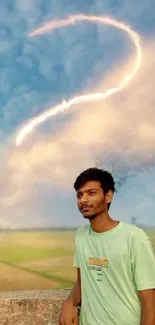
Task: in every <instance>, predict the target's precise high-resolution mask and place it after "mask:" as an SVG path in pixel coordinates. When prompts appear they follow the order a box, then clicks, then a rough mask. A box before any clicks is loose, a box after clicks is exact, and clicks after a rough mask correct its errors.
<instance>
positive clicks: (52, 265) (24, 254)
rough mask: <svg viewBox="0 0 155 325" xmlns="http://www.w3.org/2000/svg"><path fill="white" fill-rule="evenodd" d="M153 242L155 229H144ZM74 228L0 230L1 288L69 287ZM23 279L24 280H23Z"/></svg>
mask: <svg viewBox="0 0 155 325" xmlns="http://www.w3.org/2000/svg"><path fill="white" fill-rule="evenodd" d="M145 231H146V233H147V234H148V235H149V237H150V239H151V241H152V244H153V246H155V229H149V228H148V229H146V230H145ZM74 234H75V233H74V232H10V233H9V232H6V233H4V232H3V233H0V263H1V267H0V270H1V271H0V290H29V289H32V290H39V289H43V288H45V289H47V288H48V289H52V288H53V289H62V288H66V287H72V286H73V285H74V283H75V279H76V270H75V268H74V267H73V256H74ZM24 281H25V282H24Z"/></svg>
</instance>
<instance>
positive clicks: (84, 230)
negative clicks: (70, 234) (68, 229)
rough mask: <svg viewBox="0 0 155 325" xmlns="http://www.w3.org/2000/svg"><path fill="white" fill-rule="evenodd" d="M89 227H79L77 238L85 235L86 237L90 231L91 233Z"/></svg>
mask: <svg viewBox="0 0 155 325" xmlns="http://www.w3.org/2000/svg"><path fill="white" fill-rule="evenodd" d="M89 227H90V226H89V225H84V226H82V227H79V228H77V230H76V233H75V234H76V236H78V237H79V236H80V237H81V236H84V235H86V234H87V233H88V231H89Z"/></svg>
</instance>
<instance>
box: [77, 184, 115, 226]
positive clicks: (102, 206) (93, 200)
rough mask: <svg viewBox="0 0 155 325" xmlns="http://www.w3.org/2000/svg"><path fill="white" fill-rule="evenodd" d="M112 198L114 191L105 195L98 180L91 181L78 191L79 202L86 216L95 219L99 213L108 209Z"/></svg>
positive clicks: (79, 206)
mask: <svg viewBox="0 0 155 325" xmlns="http://www.w3.org/2000/svg"><path fill="white" fill-rule="evenodd" d="M111 200H112V192H111V191H109V192H108V193H107V194H106V195H104V192H103V189H102V188H101V184H100V182H98V181H89V182H87V183H86V184H85V185H84V186H82V187H81V188H80V189H79V190H78V191H77V204H78V208H79V210H80V212H81V213H82V214H83V216H84V218H87V219H90V220H92V219H94V218H95V217H96V216H97V215H98V214H101V213H103V212H105V211H107V210H108V205H107V203H109V202H111Z"/></svg>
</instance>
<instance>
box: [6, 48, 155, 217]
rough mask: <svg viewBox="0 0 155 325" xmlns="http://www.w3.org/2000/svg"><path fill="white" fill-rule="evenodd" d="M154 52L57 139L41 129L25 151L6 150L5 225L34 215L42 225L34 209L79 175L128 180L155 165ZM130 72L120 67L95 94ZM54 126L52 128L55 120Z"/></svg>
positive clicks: (75, 118) (79, 113) (78, 111)
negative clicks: (100, 171)
mask: <svg viewBox="0 0 155 325" xmlns="http://www.w3.org/2000/svg"><path fill="white" fill-rule="evenodd" d="M154 50H155V44H147V42H145V47H144V46H143V64H142V68H141V70H140V72H139V74H138V75H137V76H136V78H135V79H134V80H133V82H132V83H131V84H130V85H129V86H128V87H127V88H126V89H125V90H124V91H122V92H121V93H120V94H118V95H114V96H112V97H111V98H109V99H107V100H103V101H101V102H96V103H92V104H87V105H82V106H80V107H76V108H75V112H74V110H71V112H72V114H73V117H72V119H71V120H69V121H68V122H67V121H66V122H65V123H64V128H63V127H62V124H61V129H59V128H58V130H57V131H56V130H55V132H54V133H53V132H52V133H51V131H50V130H49V129H48V130H46V131H44V132H41V131H40V128H38V129H36V130H35V131H34V133H32V135H30V136H29V137H28V138H27V139H25V141H24V142H23V144H22V145H21V146H19V147H16V146H15V145H14V144H12V146H10V147H9V146H8V148H7V150H6V149H5V152H3V160H2V163H1V170H2V177H1V179H0V188H1V190H0V192H1V195H0V206H1V216H3V219H4V216H5V217H6V220H11V219H12V220H14V221H15V220H16V222H19V220H20V218H21V215H22V216H26V215H29V218H28V220H29V222H30V220H31V218H32V217H31V216H32V215H33V222H35V221H36V220H39V215H38V209H36V208H34V207H35V206H36V204H38V206H39V201H36V200H38V199H39V198H40V201H41V198H43V196H44V193H45V192H46V190H47V188H48V189H49V190H50V191H51V196H52V193H55V191H59V192H57V193H61V191H68V192H70V191H71V189H72V187H73V182H74V180H75V178H76V176H77V175H78V173H80V172H81V171H82V170H84V169H86V168H88V167H90V166H94V165H98V164H100V165H102V166H103V168H104V167H106V168H107V169H108V170H110V171H112V172H113V173H114V174H115V175H116V176H117V177H118V178H119V176H120V177H124V176H125V179H126V176H127V175H128V174H130V173H132V171H134V170H137V169H138V170H145V169H147V168H151V167H152V166H153V165H154V161H155V131H154V124H155V114H154V100H155V95H154V92H153V89H152V87H153V85H154V83H155V58H154ZM130 68H131V60H130V61H129V62H127V63H126V64H125V65H123V66H122V65H121V63H120V65H119V66H117V67H116V69H115V70H113V71H110V72H109V73H108V74H107V76H106V77H105V78H104V80H103V81H102V82H100V84H98V85H96V87H95V88H94V89H95V90H96V89H98V90H99V91H101V90H105V89H107V87H109V85H110V84H113V83H114V82H115V83H116V84H117V83H118V81H119V79H120V78H121V77H122V76H123V74H124V73H125V72H126V71H129V69H130ZM68 114H69V113H68ZM59 118H60V117H58V119H59ZM49 123H51V126H52V119H51V121H49ZM12 140H14V138H12ZM10 142H11V139H10ZM120 179H121V178H120ZM122 182H124V180H123V181H122ZM147 200H149V199H147ZM147 200H146V201H147ZM37 202H38V203H37ZM138 209H139V211H140V208H139V207H138V208H137V211H138ZM37 218H38V219H37ZM11 222H12V221H11ZM31 222H32V220H31Z"/></svg>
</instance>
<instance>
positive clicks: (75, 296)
mask: <svg viewBox="0 0 155 325" xmlns="http://www.w3.org/2000/svg"><path fill="white" fill-rule="evenodd" d="M69 302H70V303H71V304H73V306H74V307H77V306H78V305H80V304H81V273H80V268H77V281H76V284H75V286H74V287H73V289H72V291H71V293H70V294H69V296H68V298H67V299H66V300H65V301H64V305H65V304H66V303H69Z"/></svg>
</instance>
